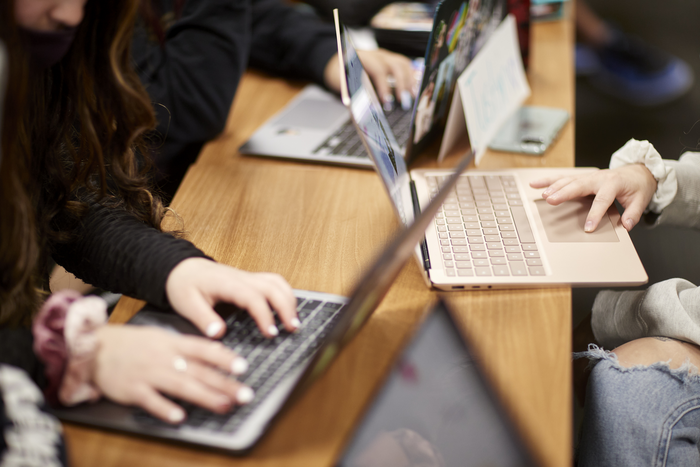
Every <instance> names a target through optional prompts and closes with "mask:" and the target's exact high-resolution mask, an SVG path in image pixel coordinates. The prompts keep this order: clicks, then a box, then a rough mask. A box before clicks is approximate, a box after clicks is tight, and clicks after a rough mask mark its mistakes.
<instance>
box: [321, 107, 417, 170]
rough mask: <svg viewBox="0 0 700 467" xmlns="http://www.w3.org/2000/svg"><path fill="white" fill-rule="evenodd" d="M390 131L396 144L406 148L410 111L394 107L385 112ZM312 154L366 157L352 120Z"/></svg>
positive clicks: (409, 128)
mask: <svg viewBox="0 0 700 467" xmlns="http://www.w3.org/2000/svg"><path fill="white" fill-rule="evenodd" d="M385 115H386V118H387V121H388V122H389V126H390V127H391V131H392V132H393V133H394V137H395V138H396V142H397V143H399V146H400V147H401V148H405V147H406V142H407V141H408V137H409V136H410V133H411V115H412V111H411V110H403V109H402V108H401V107H400V106H398V105H397V106H395V107H394V109H393V110H391V111H389V112H385ZM313 153H314V154H323V155H332V156H351V157H367V152H366V151H365V147H364V146H363V145H362V139H361V138H360V136H359V135H358V134H357V130H355V125H354V124H353V122H352V120H348V121H347V122H346V123H345V124H344V125H343V126H341V127H340V128H339V129H338V130H337V131H336V132H335V133H333V134H332V135H331V136H330V137H329V138H328V139H326V140H325V141H324V142H323V143H321V145H320V146H319V147H317V148H316V149H314V151H313Z"/></svg>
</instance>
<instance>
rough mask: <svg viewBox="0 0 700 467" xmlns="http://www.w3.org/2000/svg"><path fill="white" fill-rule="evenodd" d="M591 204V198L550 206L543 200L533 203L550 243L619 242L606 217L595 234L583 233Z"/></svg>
mask: <svg viewBox="0 0 700 467" xmlns="http://www.w3.org/2000/svg"><path fill="white" fill-rule="evenodd" d="M592 202H593V198H582V199H576V200H572V201H567V202H565V203H562V204H560V205H559V206H552V205H550V204H547V202H546V201H545V200H543V199H538V200H537V201H535V204H536V205H537V210H538V211H539V212H540V217H541V218H542V224H543V225H544V230H545V232H546V233H547V239H548V240H549V241H550V242H551V243H577V242H578V243H580V242H619V241H620V240H619V239H618V238H617V234H616V233H615V230H614V228H613V225H612V223H611V222H610V218H609V217H608V216H604V217H603V219H602V220H601V221H600V224H599V225H598V228H597V229H596V230H595V232H591V233H586V232H584V231H583V225H584V224H585V223H586V216H588V211H589V210H590V209H591V203H592Z"/></svg>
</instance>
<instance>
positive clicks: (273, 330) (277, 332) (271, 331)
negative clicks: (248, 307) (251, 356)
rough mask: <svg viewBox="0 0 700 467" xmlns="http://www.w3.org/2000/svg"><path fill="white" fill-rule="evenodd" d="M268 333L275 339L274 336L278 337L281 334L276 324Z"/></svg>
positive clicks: (272, 325)
mask: <svg viewBox="0 0 700 467" xmlns="http://www.w3.org/2000/svg"><path fill="white" fill-rule="evenodd" d="M267 333H268V334H270V335H271V336H273V337H274V336H276V335H278V334H279V333H280V332H279V330H278V329H277V326H275V325H274V324H271V325H270V327H269V328H267Z"/></svg>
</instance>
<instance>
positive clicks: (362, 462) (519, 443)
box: [334, 302, 539, 467]
mask: <svg viewBox="0 0 700 467" xmlns="http://www.w3.org/2000/svg"><path fill="white" fill-rule="evenodd" d="M468 337H469V336H468V333H467V335H465V334H462V333H460V332H459V330H458V327H457V325H456V320H455V319H453V318H452V314H451V312H450V310H449V309H448V307H447V306H446V305H445V303H443V302H438V303H437V304H436V305H434V306H433V307H432V311H431V312H430V314H428V316H427V318H425V321H424V322H423V323H422V324H421V326H420V327H419V328H418V330H417V331H416V332H415V335H414V336H413V337H412V338H411V340H410V342H409V343H408V344H407V345H406V348H405V349H404V350H403V352H401V355H399V356H398V358H397V359H396V361H395V363H394V365H393V368H392V370H391V371H390V372H389V374H388V375H387V378H386V380H385V382H384V384H383V386H382V387H381V389H380V390H379V391H378V393H377V395H376V396H375V397H374V401H373V402H372V404H371V405H370V406H369V408H368V410H367V412H366V413H365V415H364V417H363V419H362V421H361V423H360V424H359V426H358V428H357V430H356V431H355V434H354V435H353V437H352V440H351V441H350V442H349V443H348V445H347V447H346V449H345V452H344V454H343V456H342V457H341V459H340V460H339V461H338V462H337V463H336V464H334V465H335V466H336V467H354V466H380V465H381V466H382V467H396V466H400V465H423V466H460V467H480V466H490V467H526V466H533V467H534V466H535V465H539V464H538V463H537V462H536V461H535V459H534V457H533V456H532V454H531V453H530V452H529V449H528V447H527V444H526V443H525V442H524V440H523V439H522V437H521V435H520V433H519V431H518V429H517V428H516V426H515V425H514V423H513V420H512V419H511V417H510V416H509V414H508V413H507V411H506V410H505V409H504V407H503V405H502V403H501V401H500V400H499V398H498V396H497V394H496V391H495V389H494V388H493V386H492V384H491V382H490V381H489V378H488V377H487V375H486V374H485V373H484V372H483V371H482V369H481V365H479V359H478V358H477V356H476V355H475V353H474V350H473V349H472V345H471V342H470V341H469V339H468Z"/></svg>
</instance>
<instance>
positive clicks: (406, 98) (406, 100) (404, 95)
mask: <svg viewBox="0 0 700 467" xmlns="http://www.w3.org/2000/svg"><path fill="white" fill-rule="evenodd" d="M411 104H412V99H411V93H410V92H408V91H405V90H404V91H401V108H402V109H403V110H410V109H411Z"/></svg>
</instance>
